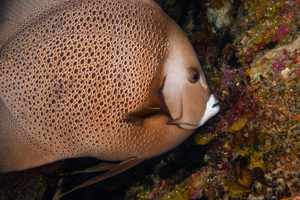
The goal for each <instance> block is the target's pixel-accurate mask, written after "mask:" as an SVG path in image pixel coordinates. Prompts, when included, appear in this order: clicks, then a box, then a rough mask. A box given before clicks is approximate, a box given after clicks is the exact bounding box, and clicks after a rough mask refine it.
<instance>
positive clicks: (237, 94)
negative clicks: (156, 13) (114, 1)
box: [0, 0, 300, 200]
mask: <svg viewBox="0 0 300 200" xmlns="http://www.w3.org/2000/svg"><path fill="white" fill-rule="evenodd" d="M158 3H159V4H160V5H161V6H162V8H163V9H164V10H165V12H166V13H168V14H169V15H170V16H171V17H172V18H173V19H174V20H175V21H177V22H178V23H179V25H180V26H181V27H182V28H183V30H184V31H185V32H186V34H187V35H188V37H189V38H190V40H191V42H192V44H193V46H194V48H195V50H196V53H197V55H198V57H199V59H200V62H201V64H202V67H203V69H204V71H205V74H206V78H207V81H208V83H209V87H210V89H211V92H212V93H214V94H215V95H216V96H217V97H218V99H219V101H220V106H221V109H220V112H219V113H218V114H217V115H216V116H215V117H213V118H212V119H211V120H209V121H208V122H207V123H206V124H205V125H204V126H202V127H200V128H199V129H198V130H197V131H195V133H194V134H193V135H192V136H191V137H190V138H189V139H188V140H187V141H185V142H184V143H183V144H181V145H180V146H178V147H177V148H175V149H174V150H172V151H170V152H168V153H166V154H164V155H162V156H159V157H157V158H154V159H151V160H147V161H145V162H143V163H141V164H140V165H138V166H136V167H134V168H132V169H130V170H128V171H126V172H124V173H121V174H119V175H117V176H114V177H112V178H109V179H107V180H104V181H102V182H100V183H97V184H94V185H91V186H88V187H86V188H83V189H80V190H77V191H74V192H72V193H70V194H68V195H66V196H64V197H62V198H61V199H62V200H63V199H74V200H75V199H78V200H79V199H80V200H81V199H86V200H92V199H120V200H121V199H128V200H134V199H163V200H164V199H176V200H183V199H201V200H204V199H205V200H206V199H209V200H211V199H225V200H226V199H228V200H229V199H231V200H234V199H239V200H242V199H249V200H265V199H268V200H279V199H285V200H287V199H290V200H297V199H300V38H299V26H300V15H299V13H300V12H299V9H300V0H284V1H283V0H268V1H265V0H234V1H231V0H206V1H205V0H185V1H183V0H158ZM97 163H99V161H98V160H96V159H89V158H82V159H70V160H65V161H59V162H56V163H52V164H50V165H46V166H42V167H38V168H35V169H30V170H26V171H21V172H13V173H7V174H1V175H0V199H9V200H10V199H14V200H17V199H20V200H21V199H22V200H25V199H37V200H39V199H43V200H50V199H54V198H55V195H56V194H59V193H61V191H63V192H64V191H68V190H70V189H72V188H73V187H74V186H76V185H78V184H80V183H83V182H84V181H86V180H88V179H90V178H92V177H94V176H96V175H98V174H99V173H97V174H95V173H92V174H81V175H80V174H76V175H68V176H60V174H61V173H64V172H70V171H73V170H78V169H85V168H88V167H91V166H93V165H95V164H97Z"/></svg>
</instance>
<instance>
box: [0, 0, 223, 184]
mask: <svg viewBox="0 0 300 200" xmlns="http://www.w3.org/2000/svg"><path fill="white" fill-rule="evenodd" d="M14 1H16V2H19V3H21V4H20V5H23V7H22V6H18V4H17V3H16V2H15V4H14V3H12V4H11V5H9V6H11V9H8V10H12V12H14V14H15V15H16V17H14V18H11V19H10V17H8V21H4V23H3V22H2V24H0V27H1V28H0V35H1V36H0V52H1V54H0V63H1V68H0V70H1V76H0V83H1V85H0V118H1V122H0V160H1V162H0V171H2V172H7V171H15V170H24V169H28V168H31V167H36V166H39V165H43V164H47V163H50V162H54V161H57V160H61V159H65V158H76V157H95V158H98V159H102V160H107V161H124V162H122V163H120V165H118V166H117V167H115V168H112V169H111V170H110V171H109V172H107V173H106V174H104V175H101V177H96V178H94V179H92V180H90V181H89V182H86V183H84V184H82V185H80V187H83V186H86V185H89V184H92V183H94V182H97V181H100V180H103V179H104V178H107V177H110V176H113V175H115V174H117V173H120V172H122V171H124V170H126V169H128V168H130V167H132V166H134V165H136V164H138V163H140V162H141V161H143V160H145V159H148V158H151V157H154V156H157V155H160V154H162V153H164V152H166V151H168V150H170V149H172V148H174V147H175V146H177V145H178V144H180V143H181V142H182V141H184V140H185V139H186V138H187V137H188V136H189V135H190V134H191V133H192V132H193V131H194V130H195V129H196V128H197V127H199V126H201V125H202V124H203V123H204V122H205V121H207V120H208V119H209V118H210V117H212V116H213V115H214V114H216V113H217V112H218V110H219V107H218V106H214V105H215V103H217V100H216V98H215V97H214V95H210V91H209V89H208V87H207V83H206V80H205V76H204V73H203V70H202V68H201V65H200V63H199V61H198V59H197V56H196V54H195V52H194V50H193V47H192V46H191V44H190V43H189V41H188V40H187V38H186V36H185V35H184V33H183V31H182V30H181V29H180V28H179V27H178V26H177V25H176V23H175V22H174V21H173V20H172V19H170V18H169V17H168V16H167V15H166V14H165V13H164V12H163V11H162V10H161V9H160V8H159V7H158V6H157V5H156V4H155V3H154V2H153V1H150V0H123V1H121V0H120V1H117V0H105V1H96V0H95V1H93V0H91V1H89V0H81V1H80V0H77V1H76V0H74V1H54V0H53V1H50V2H48V1H41V2H39V1H35V0H27V1H24V0H14ZM17 11H19V12H17ZM7 16H13V13H9V14H7ZM9 19H10V20H9ZM1 33H2V34H1ZM131 117H134V119H133V118H131ZM106 169H107V168H106Z"/></svg>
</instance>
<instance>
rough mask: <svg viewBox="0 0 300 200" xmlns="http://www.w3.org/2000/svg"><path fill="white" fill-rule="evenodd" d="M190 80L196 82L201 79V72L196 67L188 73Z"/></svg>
mask: <svg viewBox="0 0 300 200" xmlns="http://www.w3.org/2000/svg"><path fill="white" fill-rule="evenodd" d="M187 78H188V80H189V82H191V83H196V82H197V81H198V80H199V79H200V74H199V72H198V71H197V70H195V69H190V70H189V71H188V74H187Z"/></svg>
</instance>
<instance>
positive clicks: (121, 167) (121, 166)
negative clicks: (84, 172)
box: [58, 158, 145, 198]
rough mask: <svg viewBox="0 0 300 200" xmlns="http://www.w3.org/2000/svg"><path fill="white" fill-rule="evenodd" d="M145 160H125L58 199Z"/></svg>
mask: <svg viewBox="0 0 300 200" xmlns="http://www.w3.org/2000/svg"><path fill="white" fill-rule="evenodd" d="M144 160H145V159H144V158H132V159H130V160H126V161H124V162H121V163H120V164H118V165H117V166H116V167H114V168H112V169H111V170H109V171H108V172H106V173H104V174H102V175H100V176H96V177H94V178H92V179H90V180H88V181H86V182H85V183H83V184H81V185H78V186H76V187H75V188H73V189H72V190H69V191H67V192H65V193H63V194H62V195H60V196H59V197H58V198H60V197H62V196H64V195H66V194H68V193H70V192H73V191H75V190H77V189H80V188H83V187H86V186H88V185H91V184H94V183H97V182H99V181H102V180H104V179H107V178H109V177H112V176H114V175H117V174H119V173H121V172H123V171H125V170H127V169H130V168H131V167H134V166H135V165H137V164H139V163H141V162H142V161H144Z"/></svg>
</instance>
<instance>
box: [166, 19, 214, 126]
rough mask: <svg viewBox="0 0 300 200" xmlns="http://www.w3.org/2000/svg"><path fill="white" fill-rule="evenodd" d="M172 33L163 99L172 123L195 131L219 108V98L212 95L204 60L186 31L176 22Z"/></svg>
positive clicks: (167, 57)
mask: <svg viewBox="0 0 300 200" xmlns="http://www.w3.org/2000/svg"><path fill="white" fill-rule="evenodd" d="M174 23H175V22H174ZM170 33H171V34H170V44H169V47H170V49H169V53H168V55H167V56H166V58H165V61H164V65H163V73H162V75H163V77H164V85H163V89H162V96H163V101H164V103H165V105H166V107H167V110H168V111H169V114H170V116H171V118H172V120H171V121H170V122H169V124H176V125H179V126H180V127H181V128H183V129H187V130H194V129H196V128H198V127H199V126H201V125H203V124H204V123H205V122H206V121H207V120H208V119H209V118H211V117H212V116H214V115H215V114H216V113H217V112H218V111H219V106H217V105H216V103H218V100H217V98H216V97H215V96H214V95H211V94H210V90H209V87H208V85H207V81H206V79H205V75H204V72H203V70H202V68H201V65H200V62H199V60H198V58H197V55H196V53H195V51H194V49H193V46H192V45H191V43H190V42H189V40H188V39H187V37H186V36H185V34H184V33H183V31H182V30H181V29H180V28H179V27H178V25H177V24H175V25H174V24H173V25H172V30H170Z"/></svg>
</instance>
